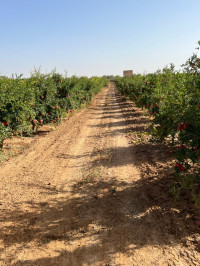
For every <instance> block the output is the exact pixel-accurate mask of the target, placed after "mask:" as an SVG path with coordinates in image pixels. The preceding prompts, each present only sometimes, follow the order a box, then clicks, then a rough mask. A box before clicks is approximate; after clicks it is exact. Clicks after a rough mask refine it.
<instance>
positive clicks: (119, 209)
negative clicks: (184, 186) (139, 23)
mask: <svg viewBox="0 0 200 266" xmlns="http://www.w3.org/2000/svg"><path fill="white" fill-rule="evenodd" d="M149 119H150V118H149V117H148V116H145V114H144V112H143V111H142V110H139V109H138V108H136V107H135V106H134V105H133V104H132V103H130V102H127V101H123V97H121V96H119V95H118V94H117V93H116V89H115V86H114V84H112V83H111V84H110V85H109V88H104V89H103V91H102V93H100V94H99V95H98V96H97V97H96V98H95V100H94V101H93V103H92V105H91V107H90V108H89V109H88V110H82V111H81V112H79V113H76V114H74V115H73V116H71V117H70V118H69V119H67V120H66V121H65V122H64V123H63V124H62V125H61V126H60V127H59V128H58V129H57V130H56V131H52V132H49V133H47V134H45V135H44V136H37V137H35V138H34V139H33V140H32V142H31V144H30V147H29V148H26V149H25V150H24V152H23V153H21V154H20V155H18V156H17V157H13V158H11V159H9V160H8V161H6V162H4V163H2V164H1V166H0V167H1V169H0V265H17V266H18V265H19V266H21V265H46V266H50V265H59V266H60V265H63V266H68V265H69V266H71V265H72V266H73V265H74V266H75V265H105V266H106V265H107V266H109V265H110V266H111V265H138V266H142V265H145V266H146V265H162V266H164V265H199V264H200V253H199V252H200V234H199V233H200V228H199V216H198V215H199V213H198V211H195V210H194V209H192V207H191V206H190V205H189V203H187V202H186V201H182V202H180V203H178V204H175V202H174V200H173V199H172V197H171V196H170V194H169V189H170V186H171V184H172V182H173V158H172V155H171V151H170V149H169V147H167V146H165V145H155V144H150V143H148V141H147V139H148V136H147V134H146V132H147V127H148V124H149V122H150V121H149Z"/></svg>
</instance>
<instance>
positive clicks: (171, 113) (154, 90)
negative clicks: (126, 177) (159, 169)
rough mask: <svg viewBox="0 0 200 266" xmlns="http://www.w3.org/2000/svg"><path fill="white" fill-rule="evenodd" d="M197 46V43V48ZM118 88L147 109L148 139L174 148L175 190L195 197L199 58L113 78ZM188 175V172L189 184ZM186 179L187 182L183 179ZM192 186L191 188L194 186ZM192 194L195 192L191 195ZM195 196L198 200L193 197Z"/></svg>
mask: <svg viewBox="0 0 200 266" xmlns="http://www.w3.org/2000/svg"><path fill="white" fill-rule="evenodd" d="M197 50H199V47H198V48H197ZM116 85H117V87H118V89H119V91H120V92H121V93H122V94H124V95H126V96H128V97H129V98H130V99H131V100H134V101H135V103H136V104H137V105H138V106H141V107H145V108H147V109H148V112H149V114H150V115H152V116H153V120H152V140H153V141H154V142H164V141H165V140H167V142H168V143H170V144H171V145H172V146H173V147H174V148H175V149H176V150H177V151H176V153H175V158H176V164H175V167H174V168H175V173H176V175H177V176H179V177H180V178H179V180H178V183H179V185H180V186H179V187H178V188H177V190H175V188H174V190H173V191H177V193H180V191H185V190H186V189H187V188H188V191H190V194H191V196H192V198H193V199H194V200H195V201H198V202H200V201H199V198H200V197H199V196H197V193H199V189H200V182H199V177H198V178H194V175H196V176H199V173H200V58H199V57H198V54H193V55H192V57H191V58H189V59H188V60H187V62H186V63H185V64H184V65H183V71H182V72H177V71H175V70H174V65H173V64H171V65H170V67H165V68H164V69H163V70H162V71H157V72H156V73H154V74H148V75H146V76H142V75H133V76H132V77H124V78H116ZM186 176H187V178H186ZM188 176H191V179H190V185H187V184H189V182H188ZM186 180H187V182H186ZM194 188H195V189H194ZM194 195H196V196H194ZM197 199H198V200H197Z"/></svg>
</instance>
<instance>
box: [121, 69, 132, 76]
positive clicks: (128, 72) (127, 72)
mask: <svg viewBox="0 0 200 266" xmlns="http://www.w3.org/2000/svg"><path fill="white" fill-rule="evenodd" d="M123 76H124V77H131V76H133V70H124V71H123Z"/></svg>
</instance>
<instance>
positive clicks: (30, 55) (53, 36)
mask: <svg viewBox="0 0 200 266" xmlns="http://www.w3.org/2000/svg"><path fill="white" fill-rule="evenodd" d="M0 10H1V15H0V74H1V75H11V74H12V73H17V74H20V73H23V74H25V76H27V75H29V73H30V70H33V68H34V66H35V67H36V68H38V67H41V70H42V71H43V72H46V71H51V70H52V69H53V68H56V70H57V72H60V73H64V71H65V70H66V71H67V72H68V75H69V76H71V75H74V74H76V75H78V76H80V75H87V76H91V75H98V76H101V75H104V74H108V75H109V74H114V75H117V74H119V75H121V74H122V71H123V70H125V69H133V71H134V72H135V73H143V72H144V71H146V72H153V71H156V70H157V69H158V68H162V67H164V66H166V65H167V64H169V63H171V62H173V63H174V64H175V66H176V68H177V69H179V68H180V65H181V64H182V63H184V62H185V61H186V59H187V58H188V57H190V56H191V55H192V53H193V52H194V51H195V47H196V46H197V45H196V44H197V41H198V40H200V0H0Z"/></svg>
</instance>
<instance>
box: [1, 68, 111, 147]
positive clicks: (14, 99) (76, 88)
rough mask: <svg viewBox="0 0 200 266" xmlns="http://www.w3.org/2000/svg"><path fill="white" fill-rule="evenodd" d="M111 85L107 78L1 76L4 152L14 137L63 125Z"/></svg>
mask: <svg viewBox="0 0 200 266" xmlns="http://www.w3.org/2000/svg"><path fill="white" fill-rule="evenodd" d="M107 83H108V79H106V78H98V77H92V78H87V77H81V78H78V77H76V76H74V77H72V78H63V77H62V76H61V75H59V74H57V73H55V72H53V73H50V74H45V75H44V74H41V73H40V72H39V71H37V70H36V71H34V72H33V73H32V75H31V77H30V78H22V76H19V77H15V78H14V77H13V78H7V77H0V149H1V148H2V147H3V140H4V139H5V138H7V137H9V136H10V135H11V134H24V133H26V134H31V133H32V132H33V131H36V130H37V129H38V127H39V126H42V125H44V124H48V123H53V124H59V123H60V122H61V121H62V118H63V117H64V116H66V115H67V113H71V112H73V111H74V109H78V108H80V107H81V106H82V105H83V104H85V103H87V102H89V101H90V100H91V98H92V97H93V96H94V95H95V94H96V93H98V92H99V91H100V90H101V88H102V87H103V86H105V85H107Z"/></svg>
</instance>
